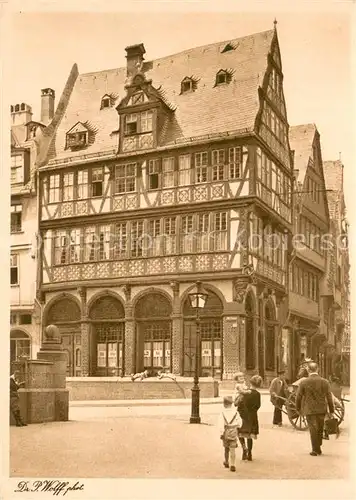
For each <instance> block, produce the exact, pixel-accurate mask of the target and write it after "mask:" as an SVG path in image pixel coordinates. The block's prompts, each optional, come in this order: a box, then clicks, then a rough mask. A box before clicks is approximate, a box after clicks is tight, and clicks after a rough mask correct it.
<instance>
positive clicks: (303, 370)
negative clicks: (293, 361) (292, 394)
mask: <svg viewBox="0 0 356 500" xmlns="http://www.w3.org/2000/svg"><path fill="white" fill-rule="evenodd" d="M309 363H314V361H313V360H312V359H311V358H304V360H303V361H302V363H300V365H299V371H298V375H297V380H299V379H301V378H305V377H308V375H309V372H308V365H309Z"/></svg>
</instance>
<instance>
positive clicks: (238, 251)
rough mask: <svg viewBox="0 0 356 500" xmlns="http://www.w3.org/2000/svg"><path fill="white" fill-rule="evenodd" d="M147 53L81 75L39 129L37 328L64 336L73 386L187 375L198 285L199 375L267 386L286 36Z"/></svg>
mask: <svg viewBox="0 0 356 500" xmlns="http://www.w3.org/2000/svg"><path fill="white" fill-rule="evenodd" d="M144 54H145V48H144V46H143V44H138V45H134V46H130V47H127V48H126V59H127V66H126V67H125V68H119V69H114V70H108V71H100V72H96V73H89V74H81V75H79V76H77V74H76V72H75V71H74V72H72V74H71V76H70V78H69V80H68V84H67V87H66V89H65V91H64V92H63V97H62V98H63V101H62V102H61V103H60V105H59V106H58V110H60V111H61V112H62V119H60V118H58V120H57V121H56V122H55V123H52V128H51V130H48V131H47V132H46V130H44V136H46V137H47V143H46V144H47V145H48V148H47V150H46V152H45V153H43V154H42V155H41V167H40V169H39V171H40V201H39V203H40V214H39V215H40V232H41V238H42V241H43V242H44V244H43V246H42V248H41V252H40V269H41V273H40V280H41V282H40V292H41V293H40V298H41V301H42V304H43V306H44V311H43V326H44V327H45V326H46V325H48V324H51V323H52V324H56V325H58V327H59V328H60V331H61V335H62V340H63V343H64V345H65V348H66V349H67V351H68V370H67V373H68V375H71V376H107V375H129V374H131V373H133V372H137V371H141V370H143V369H144V368H149V369H157V368H158V367H160V366H163V367H165V368H167V369H169V370H172V371H173V372H174V373H177V374H182V375H183V376H191V375H192V374H193V372H194V367H195V359H196V355H195V354H196V351H195V349H196V347H195V346H196V342H195V338H196V331H195V313H194V311H193V310H192V309H191V307H190V305H189V300H188V293H189V292H190V291H191V290H192V289H194V286H195V282H196V281H197V280H200V281H201V282H202V283H203V286H204V288H205V289H206V290H207V291H208V293H209V299H208V302H207V305H206V308H205V309H204V311H203V312H202V314H201V344H200V349H201V356H202V362H201V375H202V376H209V375H210V376H214V377H217V378H225V379H231V378H232V377H233V375H234V374H235V373H236V371H237V370H238V369H239V368H240V369H243V370H245V369H246V371H247V372H248V373H249V374H252V373H256V372H259V373H260V375H261V376H262V377H263V378H264V379H265V382H266V383H267V382H268V381H269V380H270V379H271V378H272V377H274V376H275V374H276V369H277V366H278V364H279V363H280V362H281V360H280V340H281V339H280V333H281V326H282V325H283V324H284V323H285V320H286V296H287V293H288V283H287V280H288V276H287V274H288V273H287V266H288V258H289V257H288V244H287V240H288V234H290V233H291V229H292V225H291V222H292V220H291V181H292V174H293V171H292V170H293V167H292V161H291V160H292V158H291V154H290V148H289V140H288V128H289V127H288V121H287V115H286V105H285V101H284V95H283V73H282V66H281V56H280V50H279V44H278V37H277V32H276V30H275V29H274V30H270V31H266V32H263V33H258V34H254V35H251V36H247V37H244V38H238V39H236V40H230V41H227V42H221V43H215V44H212V45H206V46H203V47H199V48H193V49H191V50H187V51H185V52H182V53H179V54H175V55H171V56H168V57H164V58H161V59H158V60H153V61H149V62H146V61H144ZM272 234H275V235H277V237H279V239H280V244H279V245H276V248H273V245H272V244H271V241H270V236H271V235H272ZM253 235H257V237H255V238H253ZM258 240H260V242H261V244H260V245H258V244H257V243H258ZM256 241H257V243H256ZM318 258H319V255H318ZM320 259H322V257H320Z"/></svg>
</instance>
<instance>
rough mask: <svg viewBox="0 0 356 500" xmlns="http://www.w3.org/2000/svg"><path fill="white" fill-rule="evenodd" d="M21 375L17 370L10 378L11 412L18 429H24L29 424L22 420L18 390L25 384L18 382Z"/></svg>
mask: <svg viewBox="0 0 356 500" xmlns="http://www.w3.org/2000/svg"><path fill="white" fill-rule="evenodd" d="M19 374H20V372H19V371H18V370H15V371H14V373H13V374H12V375H11V377H10V411H11V413H12V415H13V417H14V419H15V423H16V427H24V426H26V425H27V424H25V422H24V421H23V420H22V418H21V413H20V405H19V402H20V398H19V394H18V390H19V388H20V387H21V386H22V385H24V383H25V382H19V381H18V376H19Z"/></svg>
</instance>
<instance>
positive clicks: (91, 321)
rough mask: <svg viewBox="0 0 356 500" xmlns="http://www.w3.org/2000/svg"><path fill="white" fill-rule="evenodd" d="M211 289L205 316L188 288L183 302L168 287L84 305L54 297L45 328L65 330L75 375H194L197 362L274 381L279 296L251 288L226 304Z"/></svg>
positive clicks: (224, 374)
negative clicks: (240, 298)
mask: <svg viewBox="0 0 356 500" xmlns="http://www.w3.org/2000/svg"><path fill="white" fill-rule="evenodd" d="M230 285H231V283H230ZM193 286H194V285H192V286H191V288H190V289H193ZM205 286H206V290H207V301H206V303H205V306H204V308H203V309H201V310H200V312H199V318H197V316H196V310H194V309H193V308H192V307H191V304H190V300H189V296H188V291H189V289H187V288H186V289H185V290H186V291H185V292H184V293H183V292H182V293H181V294H180V296H179V297H178V299H177V297H175V298H174V297H172V294H171V293H168V292H167V290H166V289H164V287H162V288H161V289H160V288H159V287H158V286H157V287H156V288H154V287H150V288H148V289H147V291H145V289H144V287H142V286H141V287H140V288H139V290H138V291H137V293H135V294H132V296H130V298H129V299H127V298H126V296H124V294H121V295H120V294H119V293H117V292H116V291H112V290H103V291H100V292H95V293H91V294H90V297H89V299H88V300H86V301H85V304H84V305H83V304H82V303H81V298H80V297H78V296H75V295H74V293H73V294H71V293H69V292H68V293H64V294H63V293H61V294H59V295H58V299H56V298H55V297H54V298H53V296H52V298H51V304H49V306H48V307H47V308H46V310H45V314H44V326H47V325H49V324H54V325H57V326H58V328H59V331H60V335H61V340H62V345H63V348H64V349H65V351H66V353H67V375H68V377H87V376H89V377H129V376H131V375H132V374H134V373H139V372H143V371H144V370H148V371H149V372H150V374H151V375H155V374H156V373H157V372H158V371H161V370H164V371H166V372H171V373H174V374H175V375H179V376H183V377H194V375H195V372H196V367H197V364H198V373H199V376H200V377H213V378H215V379H218V380H221V379H230V380H232V379H233V378H234V376H235V375H236V373H237V372H238V371H244V372H246V373H247V376H250V375H252V374H255V373H258V374H259V375H261V377H262V378H263V380H264V384H265V385H268V383H269V381H270V380H271V379H272V378H274V376H275V375H276V370H277V364H278V359H279V358H278V352H279V351H278V349H279V348H278V328H279V326H278V319H277V310H276V307H275V303H274V298H273V296H272V295H271V294H268V295H266V297H263V298H260V297H258V298H257V296H256V293H255V292H254V291H253V289H252V288H250V289H249V291H248V292H247V293H246V295H245V297H244V300H243V302H242V303H241V302H240V303H239V304H237V303H236V302H234V301H231V302H230V303H229V304H228V306H227V305H226V304H227V303H226V301H224V300H225V299H224V295H223V294H222V293H221V292H219V290H218V288H216V287H214V286H213V285H210V284H206V285H205ZM127 301H128V302H127ZM227 311H228V312H227ZM197 319H198V321H197Z"/></svg>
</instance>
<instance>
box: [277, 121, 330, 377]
mask: <svg viewBox="0 0 356 500" xmlns="http://www.w3.org/2000/svg"><path fill="white" fill-rule="evenodd" d="M289 137H290V144H291V148H292V150H293V151H294V169H295V183H294V193H293V203H294V211H293V214H294V221H293V222H294V224H293V253H292V258H291V261H290V267H289V275H290V278H289V313H288V321H287V324H286V329H285V331H284V339H285V345H286V355H288V356H289V362H288V378H289V379H290V380H293V379H295V378H296V375H297V372H298V367H299V364H300V363H301V362H302V360H303V359H304V358H306V357H311V358H312V359H315V360H317V359H319V351H320V346H321V345H324V344H325V342H327V341H328V332H329V331H330V324H331V321H332V319H331V318H330V317H329V311H330V303H329V300H330V299H329V298H328V295H327V291H325V290H327V289H326V287H325V283H324V282H325V279H326V276H327V269H328V257H327V255H328V252H327V248H326V243H327V235H328V234H329V233H330V221H329V209H328V202H327V192H326V187H325V179H324V171H323V161H322V153H321V143H320V134H319V132H318V130H317V128H316V127H315V125H313V124H308V125H298V126H294V127H291V128H290V135H289ZM321 369H322V371H323V372H324V367H323V366H322V367H321Z"/></svg>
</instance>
